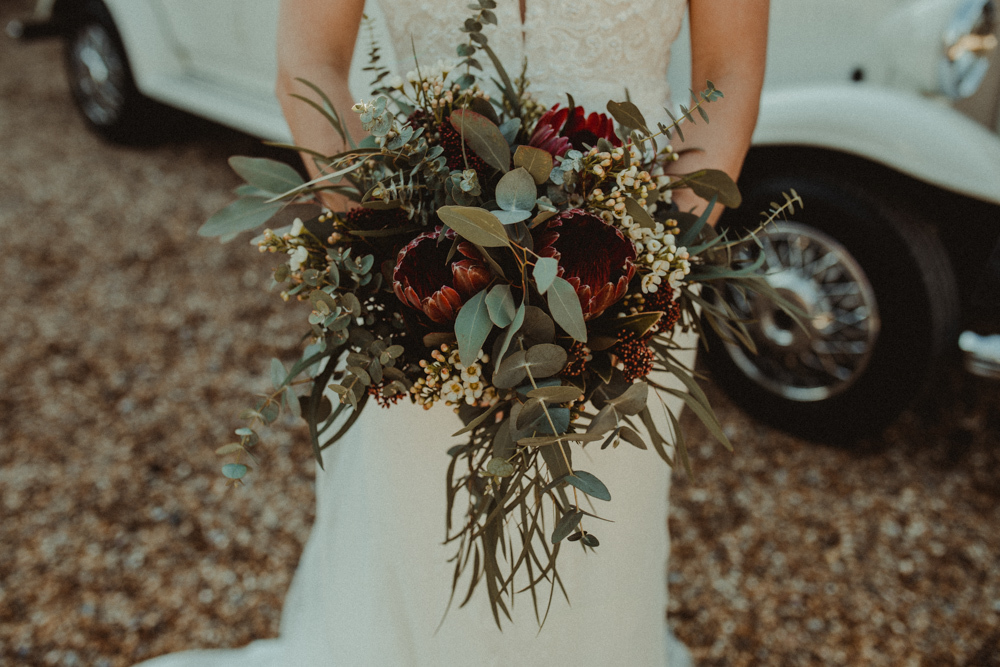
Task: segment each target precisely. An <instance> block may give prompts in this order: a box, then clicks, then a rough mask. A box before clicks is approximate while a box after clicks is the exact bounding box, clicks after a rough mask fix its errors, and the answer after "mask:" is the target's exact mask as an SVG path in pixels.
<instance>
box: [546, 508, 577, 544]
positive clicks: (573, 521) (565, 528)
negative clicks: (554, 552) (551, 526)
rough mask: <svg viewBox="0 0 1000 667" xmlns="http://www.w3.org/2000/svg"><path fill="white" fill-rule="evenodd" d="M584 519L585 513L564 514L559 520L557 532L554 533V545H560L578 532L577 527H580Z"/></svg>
mask: <svg viewBox="0 0 1000 667" xmlns="http://www.w3.org/2000/svg"><path fill="white" fill-rule="evenodd" d="M582 518H583V512H581V511H579V510H577V511H575V512H567V513H566V514H563V515H562V517H561V518H560V519H559V523H557V524H556V527H555V530H553V531H552V544H559V543H560V542H562V541H563V540H564V539H566V538H567V537H569V536H570V534H571V533H572V532H573V531H574V530H576V527H577V526H579V525H580V520H581V519H582Z"/></svg>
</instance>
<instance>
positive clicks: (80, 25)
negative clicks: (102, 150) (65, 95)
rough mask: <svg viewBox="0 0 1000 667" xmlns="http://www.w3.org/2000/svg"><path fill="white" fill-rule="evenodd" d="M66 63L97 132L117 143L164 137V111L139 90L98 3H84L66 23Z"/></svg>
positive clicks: (118, 38)
mask: <svg viewBox="0 0 1000 667" xmlns="http://www.w3.org/2000/svg"><path fill="white" fill-rule="evenodd" d="M64 62H65V67H66V74H67V77H68V79H69V86H70V91H71V92H72V95H73V101H74V102H75V104H76V107H77V109H78V110H79V111H80V113H81V114H82V116H83V118H84V120H85V122H86V123H87V125H88V126H89V127H90V128H91V129H92V130H93V131H94V132H96V133H97V134H98V135H100V136H101V137H103V138H104V139H107V140H108V141H111V142H113V143H119V144H131V145H136V144H140V145H141V144H149V143H153V142H155V141H157V140H159V139H160V138H161V136H162V128H163V127H164V124H163V123H162V120H163V118H164V116H165V113H166V108H165V107H163V106H162V105H160V104H158V103H156V102H154V101H152V100H150V99H149V98H147V97H145V96H143V95H142V93H140V92H139V89H138V88H137V87H136V85H135V79H134V78H133V76H132V69H131V67H130V65H129V62H128V56H127V55H126V53H125V47H124V46H123V44H122V39H121V36H120V35H119V33H118V29H117V28H116V27H115V24H114V20H113V19H112V17H111V14H110V13H109V12H108V9H107V7H105V5H104V3H103V2H100V0H85V2H83V3H81V6H79V7H78V8H76V9H75V10H74V13H73V15H72V16H71V17H70V18H69V20H68V22H67V23H66V30H65V52H64Z"/></svg>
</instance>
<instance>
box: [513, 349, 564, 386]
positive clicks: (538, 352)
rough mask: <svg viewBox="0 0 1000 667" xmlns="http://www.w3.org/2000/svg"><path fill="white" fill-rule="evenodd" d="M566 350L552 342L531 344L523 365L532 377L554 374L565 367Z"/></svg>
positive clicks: (544, 376)
mask: <svg viewBox="0 0 1000 667" xmlns="http://www.w3.org/2000/svg"><path fill="white" fill-rule="evenodd" d="M567 358H568V357H567V354H566V350H564V349H563V348H562V347H560V346H558V345H555V344H553V343H541V344H539V345H532V346H531V347H530V348H529V349H528V351H527V353H526V354H525V359H524V362H525V365H526V366H527V367H528V369H529V372H530V373H531V376H532V377H533V378H536V379H538V378H546V377H550V376H552V375H555V374H556V373H558V372H559V371H561V370H562V369H564V368H565V367H566V360H567Z"/></svg>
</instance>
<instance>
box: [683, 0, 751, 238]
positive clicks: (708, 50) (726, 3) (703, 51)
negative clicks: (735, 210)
mask: <svg viewBox="0 0 1000 667" xmlns="http://www.w3.org/2000/svg"><path fill="white" fill-rule="evenodd" d="M768 5H769V0H689V3H688V12H689V17H690V23H691V81H692V88H694V90H695V91H696V92H697V91H698V90H700V89H701V88H702V87H704V85H705V82H706V81H711V82H712V83H714V84H715V86H716V87H717V88H718V89H719V90H721V91H722V93H723V95H725V97H723V98H722V99H719V100H718V101H716V102H713V103H711V104H710V105H708V107H707V108H706V111H707V112H708V115H709V118H710V120H711V124H710V125H706V124H705V123H703V122H701V120H700V119H699V120H698V123H697V124H690V123H686V124H685V125H684V141H683V142H681V141H679V140H678V139H677V137H676V135H675V137H674V149H675V150H677V151H682V150H683V149H685V148H687V147H691V148H700V149H702V150H701V151H691V152H688V153H684V154H683V155H682V156H681V159H680V160H679V161H678V162H677V163H675V164H674V165H673V167H671V169H670V171H671V172H673V173H678V174H680V173H690V172H692V171H697V170H699V169H705V168H712V169H721V170H723V171H725V172H726V173H727V174H729V176H730V177H731V178H732V179H733V180H736V177H737V176H739V173H740V169H741V167H742V166H743V159H744V158H745V157H746V154H747V150H748V149H749V148H750V136H751V135H752V134H753V129H754V126H755V125H756V124H757V110H758V107H759V104H760V89H761V86H762V85H763V82H764V61H765V56H766V53H767V18H768ZM674 199H675V201H677V203H678V205H679V206H680V207H681V209H682V210H685V211H686V210H689V209H690V208H692V207H696V208H698V209H703V208H704V205H705V202H704V200H702V199H700V198H698V197H696V196H695V195H694V194H693V193H692V192H691V191H690V190H678V191H675V192H674ZM721 213H722V207H721V206H717V207H716V209H715V211H714V214H713V216H712V220H711V222H712V224H715V221H716V220H718V217H719V215H720V214H721Z"/></svg>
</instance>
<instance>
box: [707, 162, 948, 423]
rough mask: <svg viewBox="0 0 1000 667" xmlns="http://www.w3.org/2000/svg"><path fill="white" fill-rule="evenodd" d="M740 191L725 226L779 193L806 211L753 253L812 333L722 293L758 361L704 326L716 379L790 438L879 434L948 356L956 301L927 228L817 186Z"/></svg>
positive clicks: (846, 190)
mask: <svg viewBox="0 0 1000 667" xmlns="http://www.w3.org/2000/svg"><path fill="white" fill-rule="evenodd" d="M740 185H741V189H742V190H743V193H744V200H743V204H742V206H741V207H740V208H739V209H738V210H734V211H727V212H726V215H725V216H724V218H723V220H722V225H723V226H725V227H730V228H734V229H742V230H745V229H752V228H753V227H755V226H756V225H757V224H758V223H759V221H760V217H759V214H758V212H759V211H765V210H767V209H769V208H771V202H776V201H779V202H780V201H783V198H782V193H783V192H789V191H791V190H793V189H794V190H795V191H796V192H797V193H798V194H799V196H800V197H801V198H802V200H803V202H804V209H803V210H797V211H796V212H795V214H794V215H792V216H789V219H788V220H787V221H784V222H779V223H778V224H776V225H774V226H773V227H771V228H770V230H769V232H768V234H767V235H766V236H765V240H764V245H765V249H764V250H758V249H757V248H756V247H755V246H754V247H753V249H752V250H751V251H750V252H751V254H752V253H755V252H764V253H765V255H766V258H767V261H766V264H767V265H768V266H769V267H770V268H769V269H768V270H767V273H768V275H769V277H768V278H767V280H768V282H769V283H770V284H771V286H772V287H774V288H775V289H777V291H778V292H779V293H781V294H782V295H783V296H785V297H786V298H788V299H789V300H790V301H792V302H793V303H796V305H799V306H800V307H802V308H803V309H804V310H806V311H807V312H808V313H809V314H808V316H807V317H806V318H803V322H804V325H805V327H804V328H805V329H806V330H808V332H809V333H808V334H807V333H806V331H803V328H802V327H799V326H798V325H797V324H796V323H795V322H794V321H793V319H792V318H791V317H788V316H787V315H786V314H785V313H784V312H783V311H781V310H780V309H779V308H777V307H776V306H775V305H774V304H773V303H772V302H771V301H770V300H767V299H764V298H762V297H759V296H758V297H753V296H752V297H750V298H749V299H746V298H743V297H742V296H741V295H740V294H738V293H737V292H735V291H733V290H729V291H728V296H727V301H729V303H730V304H731V305H733V306H734V308H736V309H737V310H738V312H740V313H741V314H742V315H744V316H747V317H749V318H751V319H752V320H753V321H752V322H751V323H749V324H748V328H749V330H750V332H751V337H752V338H753V340H754V342H755V343H756V345H757V347H758V352H759V354H757V355H755V354H753V353H751V352H750V351H748V349H747V348H746V347H744V346H742V345H739V344H738V343H736V342H735V340H723V338H721V337H720V336H719V334H718V333H717V332H715V331H714V330H713V329H712V328H711V327H705V331H706V343H707V344H708V350H709V351H708V353H707V354H706V355H705V362H706V365H707V366H708V368H709V370H710V372H711V374H712V377H713V378H714V380H715V382H716V383H717V384H718V385H719V386H720V387H721V388H722V389H723V390H724V391H725V392H726V393H727V394H728V395H729V396H730V397H731V398H732V399H733V400H734V401H735V402H736V403H737V404H738V405H739V406H741V407H742V408H744V409H745V410H746V411H747V412H748V413H750V414H751V415H753V416H755V417H757V418H758V419H760V420H762V421H764V422H766V423H768V424H771V425H773V426H776V427H778V428H780V429H783V430H786V431H788V432H790V433H793V434H795V435H799V436H802V437H805V438H807V439H810V440H816V441H825V442H834V443H836V442H839V443H846V442H851V441H856V440H858V439H859V438H864V437H867V436H873V435H877V434H878V433H880V432H881V431H882V430H883V429H884V428H885V427H886V426H887V425H888V424H890V423H891V422H892V421H894V420H895V419H896V417H897V416H898V415H899V414H900V413H901V412H902V411H903V410H904V409H905V408H907V407H908V406H909V405H911V404H912V403H913V401H914V399H915V398H916V397H917V396H918V395H919V393H920V392H921V390H922V389H924V388H925V387H926V386H927V385H928V382H929V381H930V380H931V379H932V378H933V377H934V375H935V373H937V372H938V370H939V367H940V366H939V362H940V361H941V360H942V359H943V357H944V356H945V354H946V353H947V352H948V351H949V350H950V349H951V348H952V347H953V346H954V340H955V334H956V328H957V323H958V317H959V300H958V290H957V286H956V281H955V276H954V273H953V271H952V267H951V263H950V262H949V260H948V256H947V254H946V253H945V251H944V249H943V248H942V246H941V244H940V242H939V241H938V239H937V237H936V234H935V231H934V229H933V228H932V227H931V226H930V225H929V224H927V223H926V222H924V221H922V220H920V219H919V217H918V216H916V215H914V213H913V211H910V210H908V208H907V207H906V206H905V205H903V204H899V203H895V202H889V201H888V200H886V199H884V198H882V197H875V196H873V195H872V194H871V193H870V192H869V191H866V190H864V189H861V188H859V187H858V186H856V185H853V184H850V183H846V182H839V181H837V180H833V179H832V178H829V177H825V176H822V175H815V176H804V175H794V176H793V175H787V176H769V177H767V176H765V177H759V178H757V179H754V180H752V181H750V182H748V183H747V182H741V184H740ZM776 266H777V267H779V268H782V267H783V268H785V269H786V270H784V271H781V272H774V270H773V269H774V268H775V267H776Z"/></svg>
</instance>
